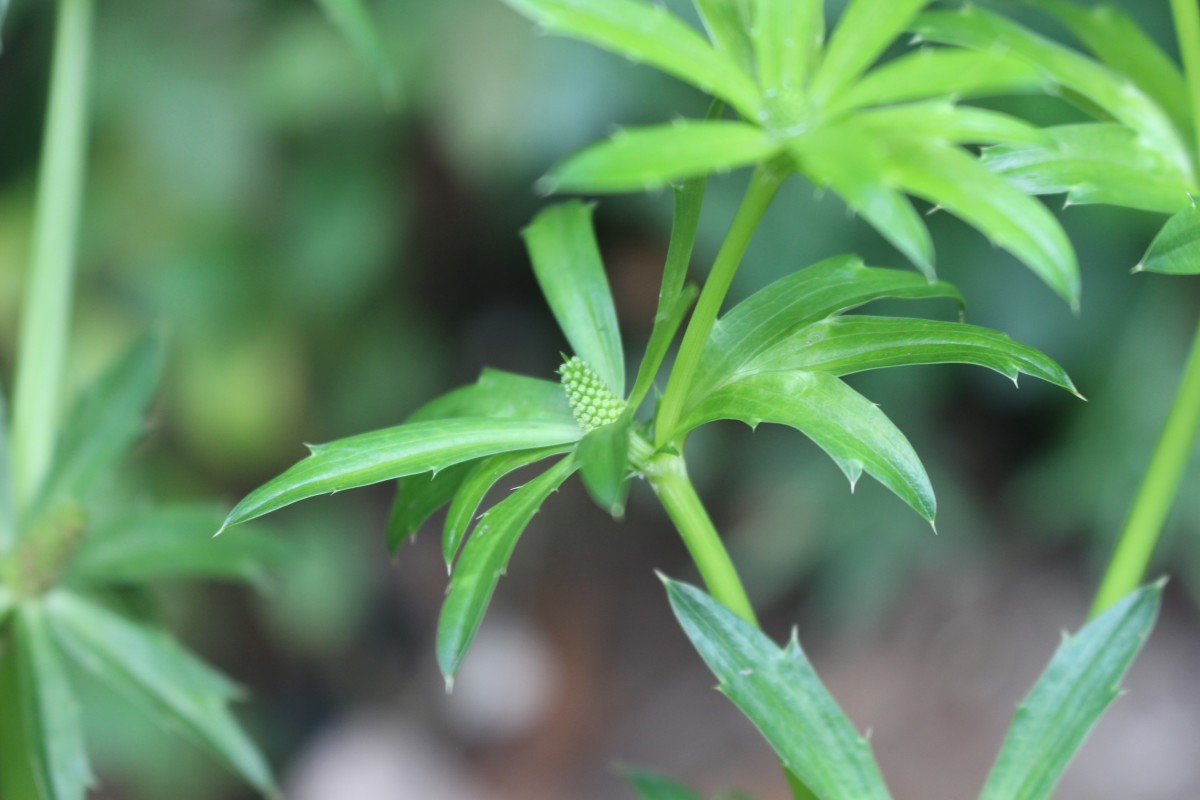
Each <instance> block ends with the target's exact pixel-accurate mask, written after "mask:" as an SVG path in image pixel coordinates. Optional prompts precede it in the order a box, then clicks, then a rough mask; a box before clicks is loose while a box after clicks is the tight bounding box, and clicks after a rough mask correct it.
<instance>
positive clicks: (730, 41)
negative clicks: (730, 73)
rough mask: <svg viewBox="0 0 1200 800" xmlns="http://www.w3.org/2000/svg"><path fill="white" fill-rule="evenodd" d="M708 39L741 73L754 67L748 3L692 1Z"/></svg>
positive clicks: (715, 0) (728, 0)
mask: <svg viewBox="0 0 1200 800" xmlns="http://www.w3.org/2000/svg"><path fill="white" fill-rule="evenodd" d="M693 5H695V6H696V12H697V13H698V14H699V15H700V19H701V21H702V22H703V23H704V27H705V29H706V30H707V31H708V38H709V39H711V40H712V43H713V45H715V46H716V48H717V50H720V51H721V52H723V53H724V54H725V55H726V56H728V57H729V59H730V60H731V61H733V62H734V63H735V64H737V65H738V66H740V67H741V68H742V69H743V70H745V71H747V72H748V71H749V70H750V69H752V68H753V66H754V52H753V48H752V47H751V44H750V35H749V33H748V31H749V30H750V0H693Z"/></svg>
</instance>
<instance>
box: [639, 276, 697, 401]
mask: <svg viewBox="0 0 1200 800" xmlns="http://www.w3.org/2000/svg"><path fill="white" fill-rule="evenodd" d="M699 293H700V290H699V289H697V288H696V286H695V284H688V285H687V286H685V287H684V288H683V290H682V291H681V292H679V294H677V295H675V299H674V300H673V301H672V302H671V304H670V305H669V306H667V307H666V308H661V309H660V310H659V312H658V314H656V315H655V317H654V327H653V329H652V330H651V331H650V341H649V342H648V343H647V344H646V354H645V355H644V356H643V357H642V366H641V367H639V368H638V374H637V380H636V381H634V384H633V392H631V393H630V395H629V407H628V411H629V413H630V414H632V413H633V412H635V411H637V408H638V406H639V405H641V402H642V400H644V399H645V398H646V394H647V392H649V391H650V387H651V386H653V385H654V378H655V376H656V375H657V373H658V368H659V367H660V366H662V362H663V359H665V358H666V356H667V351H668V350H670V349H671V342H672V341H673V340H674V339H675V334H676V333H677V332H678V331H679V328H680V326H681V325H683V319H684V317H686V316H687V313H688V310H689V309H690V308H691V307H692V303H693V302H695V300H696V295H698V294H699Z"/></svg>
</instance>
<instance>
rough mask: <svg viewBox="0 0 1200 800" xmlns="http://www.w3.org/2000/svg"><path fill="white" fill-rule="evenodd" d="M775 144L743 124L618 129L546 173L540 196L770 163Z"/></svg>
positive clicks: (640, 185)
mask: <svg viewBox="0 0 1200 800" xmlns="http://www.w3.org/2000/svg"><path fill="white" fill-rule="evenodd" d="M779 149H780V145H779V144H778V143H777V142H776V141H775V140H773V139H772V138H771V137H770V136H768V135H767V134H766V133H765V132H764V131H763V130H762V129H761V128H758V127H756V126H754V125H748V124H746V123H744V122H734V121H731V120H711V121H704V122H696V121H686V120H679V121H677V122H673V123H670V124H667V125H655V126H651V127H647V128H633V129H629V130H621V131H618V132H617V133H616V134H614V135H613V136H612V138H610V139H609V140H608V141H604V142H599V143H597V144H594V145H591V146H590V147H587V148H585V149H584V150H582V151H580V152H578V153H576V154H574V155H572V156H570V157H569V158H568V159H567V160H566V161H564V162H562V163H561V164H559V165H558V166H556V167H555V168H554V169H553V170H551V172H550V174H548V175H547V176H546V177H545V178H543V179H542V181H541V183H540V184H539V185H540V186H541V187H542V188H543V189H545V190H546V191H567V192H626V191H642V190H644V189H655V188H660V187H662V186H665V185H667V184H669V183H672V182H674V181H680V180H686V179H688V178H695V177H699V176H702V175H707V174H709V173H712V172H725V171H728V170H732V169H738V168H739V167H745V166H749V165H751V164H756V163H758V162H761V161H765V160H767V159H769V158H771V157H772V156H773V155H774V154H775V153H777V152H778V151H779Z"/></svg>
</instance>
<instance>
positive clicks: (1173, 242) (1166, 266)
mask: <svg viewBox="0 0 1200 800" xmlns="http://www.w3.org/2000/svg"><path fill="white" fill-rule="evenodd" d="M1134 271H1136V272H1143V271H1144V272H1157V273H1160V274H1163V275H1196V274H1200V210H1197V209H1196V207H1195V206H1190V207H1188V208H1185V209H1184V210H1183V211H1180V212H1179V213H1178V214H1175V215H1174V216H1172V217H1171V218H1170V219H1169V220H1167V224H1166V225H1164V226H1163V229H1162V230H1161V231H1159V232H1158V234H1157V235H1156V236H1155V237H1154V240H1153V241H1152V242H1150V247H1149V248H1148V249H1147V250H1146V254H1145V255H1144V256H1142V260H1141V261H1140V262H1138V265H1137V267H1135V268H1134Z"/></svg>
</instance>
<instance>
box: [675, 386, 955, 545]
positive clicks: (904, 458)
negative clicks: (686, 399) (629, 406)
mask: <svg viewBox="0 0 1200 800" xmlns="http://www.w3.org/2000/svg"><path fill="white" fill-rule="evenodd" d="M720 419H736V420H741V421H742V422H745V423H746V424H747V425H749V426H750V427H752V428H753V427H756V426H757V425H758V424H759V423H760V422H773V423H778V424H781V425H787V426H789V427H792V428H795V429H796V430H798V431H800V432H801V433H803V434H804V435H806V436H808V438H810V439H812V440H813V442H815V443H816V444H817V445H818V446H819V447H820V448H821V449H822V450H824V451H825V452H826V453H827V454H828V455H829V457H830V458H832V459H833V460H834V462H835V463H836V464H837V465H838V467H839V468H840V469H841V470H842V472H843V473H844V474H845V475H846V477H847V478H848V479H849V481H850V488H851V489H852V490H853V488H854V486H855V484H856V483H857V482H858V478H859V476H860V475H862V473H863V471H866V472H867V474H869V475H871V476H872V477H874V478H875V479H876V480H878V481H879V482H880V483H882V484H883V485H884V486H886V487H887V488H889V489H891V490H892V491H893V492H895V493H896V495H897V496H898V497H899V498H900V499H901V500H903V501H904V502H905V503H908V505H909V506H911V507H912V509H913V510H914V511H916V512H917V513H918V514H920V515H921V516H922V517H924V518H925V519H927V520H930V521H932V520H933V518H934V514H935V512H936V507H937V504H936V501H935V500H934V497H933V488H932V487H931V486H930V485H929V476H928V475H926V474H925V468H924V467H923V466H922V465H921V460H920V459H919V458H918V457H917V454H916V453H915V452H914V451H913V449H912V445H910V444H909V443H908V440H907V439H905V438H904V434H902V433H901V432H900V431H899V430H898V429H897V428H896V426H895V425H893V424H892V422H891V420H889V419H888V418H887V416H886V415H885V414H884V413H883V412H882V411H880V410H879V407H878V406H876V405H875V404H874V403H872V402H871V401H870V400H867V399H866V398H865V397H863V396H862V395H860V394H859V393H858V392H856V391H854V390H853V389H851V388H850V387H849V386H847V385H846V384H845V383H843V382H842V381H841V380H839V379H838V378H835V377H833V376H832V375H827V374H825V373H822V372H764V373H754V374H749V375H745V376H743V377H739V378H736V379H734V380H732V381H730V382H728V383H726V384H725V385H724V386H722V387H721V388H719V389H717V390H716V391H715V392H713V393H712V394H710V395H709V396H708V397H706V398H705V399H704V400H703V401H701V402H700V403H698V404H697V405H696V406H695V408H693V409H692V410H691V411H690V412H689V413H688V414H687V415H686V416H685V417H684V420H683V422H682V423H681V424H680V426H679V430H677V431H675V432H673V433H672V434H671V438H672V439H673V438H675V437H676V436H679V435H681V434H683V433H686V432H687V431H690V430H692V429H693V428H696V427H699V426H700V425H704V424H705V423H708V422H714V421H716V420H720Z"/></svg>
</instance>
